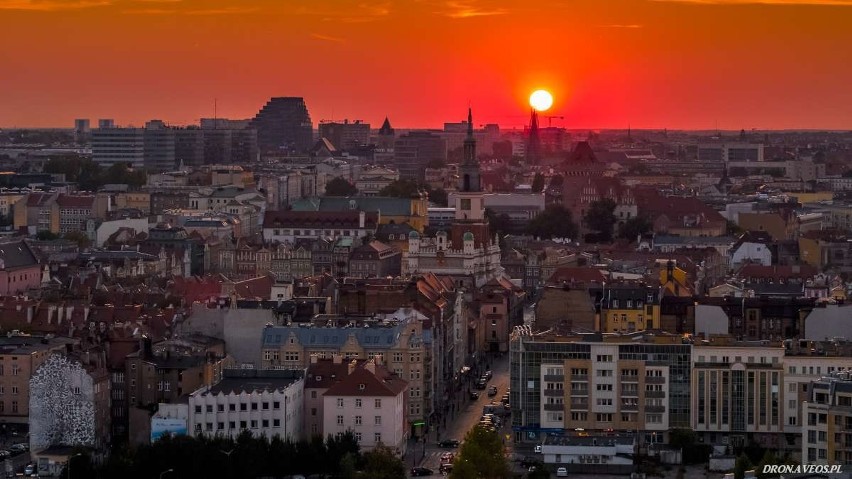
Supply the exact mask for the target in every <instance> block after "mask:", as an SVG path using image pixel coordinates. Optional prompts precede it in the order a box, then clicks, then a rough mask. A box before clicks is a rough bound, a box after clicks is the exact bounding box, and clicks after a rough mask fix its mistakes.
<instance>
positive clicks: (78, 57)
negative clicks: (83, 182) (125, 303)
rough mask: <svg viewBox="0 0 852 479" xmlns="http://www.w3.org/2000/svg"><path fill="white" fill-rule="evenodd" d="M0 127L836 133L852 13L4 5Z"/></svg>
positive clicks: (547, 3)
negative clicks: (540, 92)
mask: <svg viewBox="0 0 852 479" xmlns="http://www.w3.org/2000/svg"><path fill="white" fill-rule="evenodd" d="M0 23H2V24H3V25H4V28H3V31H2V33H0V40H2V41H0V65H2V74H0V126H5V127H12V126H18V127H70V126H71V125H72V122H73V119H74V118H92V119H96V118H115V119H116V121H117V123H119V124H136V125H141V124H143V123H144V122H145V121H146V120H149V119H153V118H158V119H163V120H165V121H167V122H169V123H172V124H188V123H195V122H197V121H198V119H199V118H201V117H212V116H213V103H214V98H216V99H218V112H217V113H218V116H220V117H226V118H249V117H252V116H254V115H255V114H256V113H257V111H258V110H259V109H260V108H261V107H262V106H263V104H264V103H265V102H266V101H267V100H268V99H269V98H270V97H273V96H302V97H304V98H305V101H306V103H307V105H308V108H309V110H310V113H311V117H312V120H313V121H314V123H317V122H319V121H320V120H329V119H338V120H341V119H343V118H349V119H363V120H364V121H367V122H370V123H372V124H373V125H374V126H376V127H378V125H380V124H381V121H382V120H383V119H384V117H385V116H388V117H389V118H390V120H391V122H392V124H393V125H394V126H395V127H401V128H414V127H438V126H440V125H442V124H443V122H445V121H459V120H462V119H463V118H464V113H465V110H466V107H467V105H468V104H472V105H473V107H474V113H475V121H476V122H477V123H478V124H480V123H499V124H500V125H501V126H504V127H512V126H521V125H523V124H524V123H525V122H526V120H527V115H528V112H529V106H528V104H527V99H528V97H529V94H530V92H532V91H533V90H535V89H537V88H545V89H547V90H549V91H551V92H552V93H553V95H554V100H555V102H554V105H553V108H551V109H550V110H549V111H548V112H547V114H550V115H559V116H565V120H554V122H553V124H554V126H557V125H558V126H564V127H567V128H618V129H621V128H626V127H627V126H628V125H631V126H632V127H634V128H669V129H700V130H707V129H713V128H716V127H718V128H721V129H727V130H739V129H740V128H744V129H747V130H748V129H752V128H755V129H761V130H765V129H850V128H852V124H850V120H849V112H850V111H852V88H850V86H849V79H850V78H852V48H850V47H849V45H852V30H850V29H849V28H848V27H849V25H852V0H611V1H607V2H600V1H597V0H573V1H572V0H539V1H537V2H519V1H512V0H467V1H464V0H461V1H438V0H408V1H404V0H395V1H394V0H387V1H381V0H380V1H376V2H362V1H360V0H292V1H287V2H282V1H280V0H242V1H240V2H235V1H223V0H0Z"/></svg>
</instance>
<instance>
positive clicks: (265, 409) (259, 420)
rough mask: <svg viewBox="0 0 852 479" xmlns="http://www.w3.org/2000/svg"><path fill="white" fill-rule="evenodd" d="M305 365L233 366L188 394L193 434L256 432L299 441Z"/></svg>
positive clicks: (232, 435) (210, 434)
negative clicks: (218, 378) (291, 367)
mask: <svg viewBox="0 0 852 479" xmlns="http://www.w3.org/2000/svg"><path fill="white" fill-rule="evenodd" d="M304 386H305V380H304V371H303V370H287V369H266V370H258V369H234V370H226V371H225V372H224V379H222V380H221V381H219V383H217V384H215V385H214V386H210V387H203V388H201V389H199V390H197V391H195V392H193V393H192V394H190V396H189V431H188V432H189V434H190V435H192V436H200V435H202V434H204V435H208V436H214V435H221V436H228V437H237V436H238V435H239V434H240V433H241V432H242V431H244V430H247V431H250V432H251V433H252V435H253V436H266V437H268V438H272V437H274V436H280V437H281V438H282V439H291V440H294V441H298V440H300V439H302V438H303V435H302V413H303V409H304V405H303V403H304V396H303V392H304Z"/></svg>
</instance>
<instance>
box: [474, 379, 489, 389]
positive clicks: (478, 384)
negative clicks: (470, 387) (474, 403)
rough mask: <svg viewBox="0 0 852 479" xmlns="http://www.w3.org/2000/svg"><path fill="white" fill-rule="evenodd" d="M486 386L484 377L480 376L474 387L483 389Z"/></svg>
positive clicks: (486, 382)
mask: <svg viewBox="0 0 852 479" xmlns="http://www.w3.org/2000/svg"><path fill="white" fill-rule="evenodd" d="M486 387H488V381H486V380H485V379H481V378H480V379H479V381H477V382H476V389H485V388H486Z"/></svg>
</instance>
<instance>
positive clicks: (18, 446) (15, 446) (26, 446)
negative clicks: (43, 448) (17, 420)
mask: <svg viewBox="0 0 852 479" xmlns="http://www.w3.org/2000/svg"><path fill="white" fill-rule="evenodd" d="M9 450H10V451H12V452H15V451H21V452H24V451H29V450H30V445H29V444H27V443H25V442H19V443H17V444H12V446H11V447H9Z"/></svg>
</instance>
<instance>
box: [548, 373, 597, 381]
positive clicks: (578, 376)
mask: <svg viewBox="0 0 852 479" xmlns="http://www.w3.org/2000/svg"><path fill="white" fill-rule="evenodd" d="M545 377H546V376H545ZM588 380H589V375H588V374H572V375H571V381H588Z"/></svg>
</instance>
